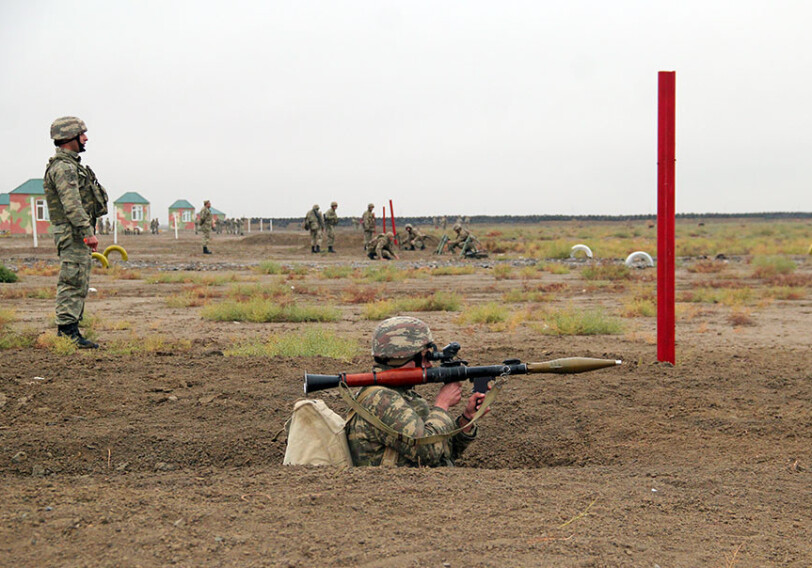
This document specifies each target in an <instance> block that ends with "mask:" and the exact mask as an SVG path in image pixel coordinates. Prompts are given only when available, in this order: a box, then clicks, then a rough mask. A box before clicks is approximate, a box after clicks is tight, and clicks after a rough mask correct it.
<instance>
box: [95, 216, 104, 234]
mask: <svg viewBox="0 0 812 568" xmlns="http://www.w3.org/2000/svg"><path fill="white" fill-rule="evenodd" d="M96 234H97V235H103V234H104V219H99V220H98V222H97V223H96Z"/></svg>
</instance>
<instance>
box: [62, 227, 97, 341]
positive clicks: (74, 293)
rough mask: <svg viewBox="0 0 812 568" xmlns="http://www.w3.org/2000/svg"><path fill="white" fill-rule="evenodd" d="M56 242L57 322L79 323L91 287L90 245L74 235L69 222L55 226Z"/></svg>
mask: <svg viewBox="0 0 812 568" xmlns="http://www.w3.org/2000/svg"><path fill="white" fill-rule="evenodd" d="M52 229H53V233H54V242H55V243H56V250H57V253H58V254H59V261H60V262H59V279H58V280H57V283H56V324H57V325H69V324H72V323H78V322H79V318H81V317H82V312H84V311H85V298H87V290H88V288H89V287H90V260H91V258H90V253H91V251H90V248H89V247H88V246H87V245H86V244H85V243H84V241H83V240H82V237H80V236H78V235H77V236H74V234H73V230H72V228H71V226H70V225H54V226H53V227H52Z"/></svg>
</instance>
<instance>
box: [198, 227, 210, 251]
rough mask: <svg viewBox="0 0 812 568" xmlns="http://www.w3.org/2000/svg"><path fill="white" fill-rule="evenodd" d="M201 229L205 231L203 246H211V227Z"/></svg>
mask: <svg viewBox="0 0 812 568" xmlns="http://www.w3.org/2000/svg"><path fill="white" fill-rule="evenodd" d="M200 231H201V232H202V233H203V246H204V247H207V246H209V241H210V240H211V229H204V228H202V227H201V228H200Z"/></svg>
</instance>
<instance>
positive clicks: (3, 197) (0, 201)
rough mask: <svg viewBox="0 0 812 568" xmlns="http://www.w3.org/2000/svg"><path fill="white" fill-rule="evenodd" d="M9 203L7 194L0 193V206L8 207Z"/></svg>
mask: <svg viewBox="0 0 812 568" xmlns="http://www.w3.org/2000/svg"><path fill="white" fill-rule="evenodd" d="M9 203H11V199H10V198H9V196H8V193H0V205H8V204H9Z"/></svg>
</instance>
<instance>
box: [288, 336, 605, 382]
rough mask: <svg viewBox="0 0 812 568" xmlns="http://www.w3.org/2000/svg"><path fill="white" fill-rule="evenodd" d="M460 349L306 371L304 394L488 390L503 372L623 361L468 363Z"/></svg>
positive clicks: (567, 369) (581, 369)
mask: <svg viewBox="0 0 812 568" xmlns="http://www.w3.org/2000/svg"><path fill="white" fill-rule="evenodd" d="M459 350H460V344H459V343H457V342H454V343H450V344H448V345H446V346H445V347H444V348H443V349H442V350H437V349H436V348H435V349H434V351H432V352H431V353H430V354H429V359H430V360H433V361H441V363H440V366H438V367H408V368H397V369H389V370H387V371H370V372H368V373H340V374H338V375H316V374H312V373H307V372H306V373H305V376H304V391H305V394H307V393H311V392H315V391H320V390H323V389H329V388H333V387H337V386H338V385H339V383H344V384H345V385H347V386H348V387H365V386H370V385H381V386H388V387H409V386H414V385H422V384H426V383H453V382H457V381H465V380H468V381H471V382H473V383H474V392H487V391H488V383H489V382H490V381H492V380H493V379H494V378H495V377H500V376H504V375H533V374H536V373H555V374H573V373H586V372H588V371H596V370H598V369H605V368H607V367H615V366H617V365H620V364H621V361H620V360H618V359H595V358H591V357H565V358H563V359H553V360H552V361H543V362H539V363H522V362H521V361H519V360H518V359H508V360H506V361H504V362H503V363H502V364H501V365H485V366H481V367H468V366H467V362H466V361H463V360H461V359H454V357H456V355H457V352H459Z"/></svg>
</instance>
